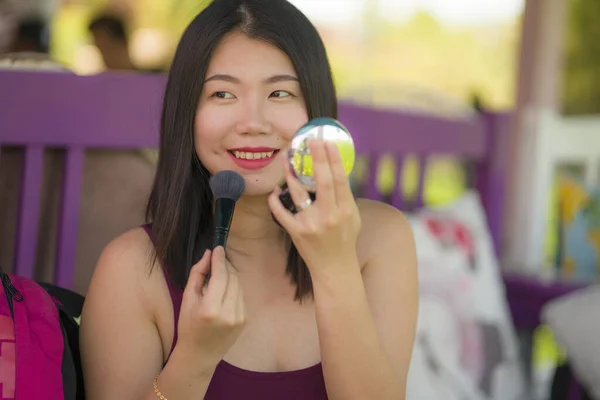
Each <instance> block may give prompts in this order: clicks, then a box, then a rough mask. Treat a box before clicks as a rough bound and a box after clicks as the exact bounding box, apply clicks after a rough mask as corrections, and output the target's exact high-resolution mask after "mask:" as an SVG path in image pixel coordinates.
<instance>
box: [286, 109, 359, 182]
mask: <svg viewBox="0 0 600 400" xmlns="http://www.w3.org/2000/svg"><path fill="white" fill-rule="evenodd" d="M313 139H321V140H323V141H326V142H332V143H335V144H336V145H337V147H338V149H339V151H340V156H341V158H342V164H343V165H344V170H345V171H346V174H347V175H350V173H351V172H352V168H354V159H355V151H354V141H353V140H352V136H350V132H348V130H347V129H346V127H344V125H342V124H341V123H340V122H339V121H336V120H335V119H333V118H316V119H313V120H311V121H309V122H308V123H307V124H305V125H304V126H302V127H301V128H300V129H299V130H298V132H297V133H296V135H295V136H294V138H293V139H292V142H291V144H290V149H289V150H288V160H289V163H290V166H291V167H292V171H293V172H294V174H295V175H296V177H297V178H298V180H299V181H300V182H301V183H302V184H303V185H304V187H305V188H306V190H308V191H314V190H315V180H314V177H313V175H314V173H313V163H312V155H311V154H310V151H309V149H308V143H309V142H310V141H311V140H313Z"/></svg>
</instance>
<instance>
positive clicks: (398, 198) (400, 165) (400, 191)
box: [390, 154, 404, 210]
mask: <svg viewBox="0 0 600 400" xmlns="http://www.w3.org/2000/svg"><path fill="white" fill-rule="evenodd" d="M394 163H395V172H394V176H395V179H394V183H395V185H394V189H393V191H392V196H391V198H390V203H391V204H392V205H393V206H394V207H396V208H397V209H399V210H402V207H403V206H404V186H403V185H402V172H403V171H404V155H403V154H396V156H395V160H394Z"/></svg>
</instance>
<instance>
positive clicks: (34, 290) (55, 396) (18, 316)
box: [2, 275, 64, 400]
mask: <svg viewBox="0 0 600 400" xmlns="http://www.w3.org/2000/svg"><path fill="white" fill-rule="evenodd" d="M11 279H12V282H13V285H14V286H15V288H16V289H17V290H18V291H19V292H20V293H21V294H22V295H23V299H24V300H23V301H21V302H17V301H14V302H13V309H14V326H15V337H16V355H17V359H18V360H17V362H16V393H15V394H16V395H17V398H18V399H19V400H38V399H45V400H62V399H64V391H63V386H62V385H63V379H62V357H63V351H64V345H63V337H62V331H61V328H60V322H59V318H58V310H57V308H56V305H55V304H54V302H53V301H52V298H51V297H50V295H49V294H48V293H47V292H46V291H45V290H44V289H43V288H42V287H40V286H39V285H38V284H36V283H35V282H34V281H32V280H29V279H27V278H22V277H17V276H12V275H11ZM2 295H4V294H2ZM3 303H4V304H6V302H5V301H4V302H3ZM3 315H6V314H3Z"/></svg>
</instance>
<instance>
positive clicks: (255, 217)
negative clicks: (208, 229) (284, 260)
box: [227, 196, 286, 256]
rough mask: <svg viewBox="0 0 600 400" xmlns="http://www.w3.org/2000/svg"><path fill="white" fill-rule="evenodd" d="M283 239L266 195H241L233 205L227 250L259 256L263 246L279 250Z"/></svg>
mask: <svg viewBox="0 0 600 400" xmlns="http://www.w3.org/2000/svg"><path fill="white" fill-rule="evenodd" d="M285 241H286V235H285V232H284V231H283V229H282V228H281V227H280V226H279V225H277V223H276V222H275V220H274V219H273V216H272V214H271V209H270V208H269V204H268V202H267V197H265V196H260V197H259V196H253V197H249V196H243V197H242V198H240V199H239V200H238V202H237V204H236V206H235V212H234V215H233V221H232V222H231V228H230V230H229V237H228V241H227V248H228V250H229V249H231V250H233V251H235V252H236V253H241V254H246V255H256V256H260V253H261V252H262V250H263V249H271V250H273V249H282V248H283V245H284V244H285Z"/></svg>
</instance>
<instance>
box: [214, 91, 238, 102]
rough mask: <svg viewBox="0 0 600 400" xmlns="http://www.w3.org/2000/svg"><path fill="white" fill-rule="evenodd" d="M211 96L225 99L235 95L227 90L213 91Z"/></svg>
mask: <svg viewBox="0 0 600 400" xmlns="http://www.w3.org/2000/svg"><path fill="white" fill-rule="evenodd" d="M211 97H216V98H218V99H225V100H229V99H233V98H235V96H234V95H232V94H231V93H229V92H215V93H213V95H212V96H211Z"/></svg>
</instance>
